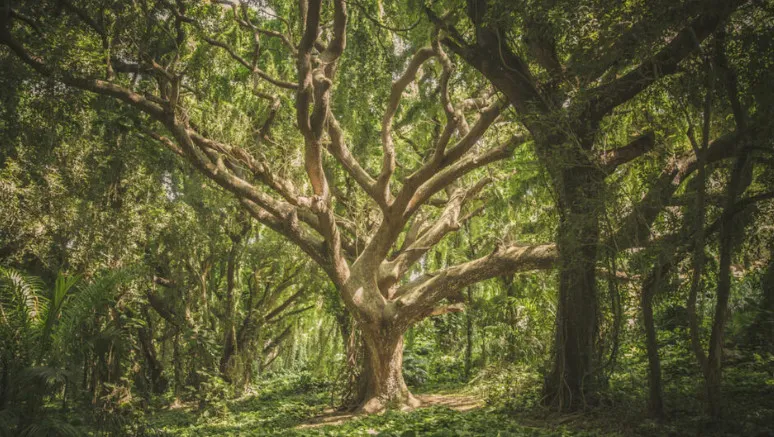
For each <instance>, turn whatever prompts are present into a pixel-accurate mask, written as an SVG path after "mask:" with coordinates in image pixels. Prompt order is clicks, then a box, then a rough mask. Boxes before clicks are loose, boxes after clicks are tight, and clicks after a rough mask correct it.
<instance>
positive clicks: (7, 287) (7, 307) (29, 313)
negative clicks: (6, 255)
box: [0, 267, 47, 329]
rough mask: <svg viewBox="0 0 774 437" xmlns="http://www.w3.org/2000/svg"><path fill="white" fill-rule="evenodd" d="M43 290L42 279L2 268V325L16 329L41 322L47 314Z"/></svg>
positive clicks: (0, 318)
mask: <svg viewBox="0 0 774 437" xmlns="http://www.w3.org/2000/svg"><path fill="white" fill-rule="evenodd" d="M43 288H44V285H43V282H42V281H41V280H40V278H37V277H35V276H29V275H25V274H23V273H21V272H19V271H17V270H13V269H9V268H3V267H0V323H3V324H4V325H6V326H7V327H11V328H12V329H14V328H20V327H21V326H29V325H31V324H34V323H36V322H38V321H39V320H41V317H42V315H43V314H45V313H46V312H47V300H46V299H45V298H44V297H43V296H42V295H41V290H42V289H43ZM12 325H16V326H12ZM18 325H21V326H18Z"/></svg>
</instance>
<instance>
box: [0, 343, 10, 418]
mask: <svg viewBox="0 0 774 437" xmlns="http://www.w3.org/2000/svg"><path fill="white" fill-rule="evenodd" d="M0 366H2V370H0V410H2V409H4V408H5V406H6V404H7V403H8V394H9V393H10V390H9V387H8V384H9V382H10V377H9V373H10V369H9V367H10V361H9V360H8V358H7V356H6V354H3V356H2V358H0Z"/></svg>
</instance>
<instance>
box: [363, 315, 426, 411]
mask: <svg viewBox="0 0 774 437" xmlns="http://www.w3.org/2000/svg"><path fill="white" fill-rule="evenodd" d="M363 343H364V345H365V362H364V369H363V382H364V384H363V392H362V393H363V396H362V398H363V402H362V404H361V406H360V410H362V411H364V412H366V413H374V412H378V411H382V410H384V409H386V408H397V409H403V410H405V409H410V408H414V407H417V406H419V400H417V399H416V398H415V397H414V396H412V394H411V393H410V392H409V389H408V387H407V386H406V382H405V381H404V380H403V330H402V329H397V328H396V327H382V328H381V329H379V328H376V330H375V328H372V327H368V328H365V329H363Z"/></svg>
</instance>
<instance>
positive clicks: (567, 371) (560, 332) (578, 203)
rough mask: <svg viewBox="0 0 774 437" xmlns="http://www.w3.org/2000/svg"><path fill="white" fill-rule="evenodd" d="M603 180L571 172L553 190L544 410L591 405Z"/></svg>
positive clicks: (595, 175)
mask: <svg viewBox="0 0 774 437" xmlns="http://www.w3.org/2000/svg"><path fill="white" fill-rule="evenodd" d="M601 183H602V175H601V174H600V173H599V172H598V170H595V169H593V168H584V167H575V168H573V169H572V170H564V171H562V173H561V181H560V183H559V184H557V185H559V186H558V189H557V191H558V193H559V211H560V221H559V229H558V235H557V238H558V249H559V303H558V308H557V314H556V333H555V342H554V349H555V350H554V363H553V368H552V371H551V373H550V374H549V376H548V378H547V379H546V385H545V388H544V390H545V399H546V402H547V404H549V405H551V406H553V407H555V408H557V409H559V410H575V409H578V408H582V407H584V406H585V405H586V404H588V403H589V402H590V401H591V398H590V395H591V393H593V391H594V386H595V384H594V382H593V373H594V361H595V360H594V343H595V341H594V340H595V336H596V334H597V291H596V263H597V244H598V240H599V214H600V210H601V202H602V200H601Z"/></svg>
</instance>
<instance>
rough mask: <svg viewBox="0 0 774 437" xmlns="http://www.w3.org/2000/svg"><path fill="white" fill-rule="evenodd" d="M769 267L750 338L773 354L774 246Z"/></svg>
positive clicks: (764, 277)
mask: <svg viewBox="0 0 774 437" xmlns="http://www.w3.org/2000/svg"><path fill="white" fill-rule="evenodd" d="M769 253H770V255H769V256H770V257H771V258H770V259H769V265H768V267H766V274H765V275H764V276H763V281H762V283H761V286H762V288H763V299H762V301H761V305H760V311H759V312H758V315H757V316H756V318H755V322H754V323H753V325H752V326H751V327H750V334H751V335H750V336H751V337H752V340H753V342H754V343H755V344H757V345H760V347H761V348H762V349H763V350H764V351H768V352H769V353H774V246H772V247H771V248H770V249H769Z"/></svg>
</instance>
